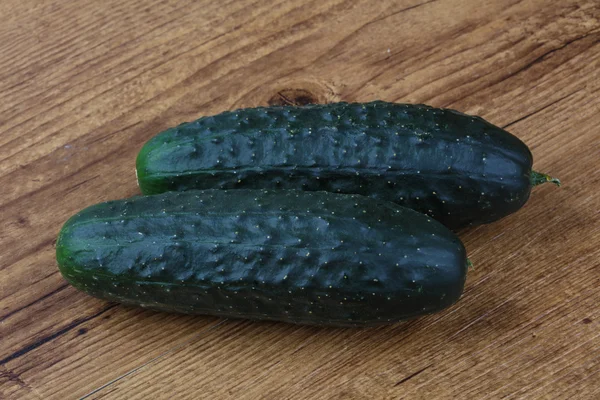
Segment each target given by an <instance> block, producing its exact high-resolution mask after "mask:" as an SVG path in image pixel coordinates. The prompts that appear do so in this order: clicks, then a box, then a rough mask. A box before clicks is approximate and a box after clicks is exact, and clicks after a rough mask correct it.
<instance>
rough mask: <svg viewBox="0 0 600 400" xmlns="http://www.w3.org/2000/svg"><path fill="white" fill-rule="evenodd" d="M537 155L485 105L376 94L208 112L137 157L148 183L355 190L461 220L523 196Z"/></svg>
mask: <svg viewBox="0 0 600 400" xmlns="http://www.w3.org/2000/svg"><path fill="white" fill-rule="evenodd" d="M532 161H533V160H532V155H531V152H530V151H529V149H528V147H527V146H526V145H525V144H524V143H523V142H521V141H520V140H519V139H518V138H516V137H515V136H513V135H511V134H510V133H508V132H507V131H505V130H503V129H500V128H498V127H496V126H494V125H492V124H490V123H488V122H486V121H485V120H483V119H481V118H479V117H474V116H468V115H465V114H462V113H460V112H457V111H454V110H449V109H438V108H432V107H429V106H426V105H411V104H395V103H386V102H381V101H375V102H371V103H364V104H361V103H353V104H348V103H334V104H325V105H310V106H304V107H269V108H250V109H241V110H237V111H231V112H224V113H222V114H219V115H216V116H209V117H204V118H200V119H199V120H197V121H194V122H190V123H185V124H182V125H180V126H177V127H175V128H172V129H168V130H166V131H164V132H162V133H160V134H158V135H157V136H155V137H154V138H152V139H150V140H149V141H148V142H147V143H146V144H145V145H144V147H143V148H142V149H141V151H140V153H139V154H138V158H137V163H136V164H137V165H136V169H137V174H138V183H139V186H140V188H141V190H142V192H143V193H144V194H155V193H162V192H165V191H173V190H176V191H180V190H189V189H217V188H219V189H239V188H245V189H260V188H264V189H303V190H308V191H319V190H322V191H329V192H334V193H356V194H361V195H365V196H370V197H374V198H376V199H380V200H387V201H393V202H395V203H397V204H400V205H403V206H406V207H409V208H412V209H414V210H417V211H420V212H422V213H425V214H427V215H429V216H432V217H434V218H435V219H437V220H439V221H440V222H442V223H443V224H444V225H446V226H447V227H449V228H451V229H458V228H462V227H465V226H469V225H478V224H483V223H489V222H492V221H496V220H498V219H500V218H502V217H504V216H506V215H508V214H511V213H513V212H515V211H517V210H518V209H519V208H521V207H522V206H523V205H524V204H525V202H526V201H527V199H528V198H529V194H530V191H531V182H530V174H531V166H532Z"/></svg>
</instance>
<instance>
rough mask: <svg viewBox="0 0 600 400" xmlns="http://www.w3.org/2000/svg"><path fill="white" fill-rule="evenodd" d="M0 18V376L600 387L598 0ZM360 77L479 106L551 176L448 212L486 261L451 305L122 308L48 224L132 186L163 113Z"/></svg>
mask: <svg viewBox="0 0 600 400" xmlns="http://www.w3.org/2000/svg"><path fill="white" fill-rule="evenodd" d="M0 21H1V22H2V23H1V24H0V54H2V55H3V57H2V58H0V187H2V191H1V192H0V214H1V215H2V217H3V222H4V229H2V230H1V231H0V245H1V247H2V249H3V251H2V253H1V254H0V337H1V338H2V340H1V341H0V398H9V399H12V398H34V399H37V398H59V397H65V396H67V397H70V396H83V395H86V394H90V397H91V398H105V397H109V398H147V397H149V396H154V397H156V396H159V395H161V396H160V397H165V398H167V397H170V396H171V395H172V394H173V393H175V394H177V395H178V397H180V398H198V397H200V396H208V395H210V396H211V397H212V398H260V397H263V398H281V397H293V398H421V397H423V398H452V397H458V398H485V396H487V398H501V397H503V396H505V397H506V398H536V399H537V398H552V399H555V398H567V397H572V398H594V397H595V396H596V395H598V396H600V393H598V388H600V359H599V357H600V354H599V352H598V349H599V348H600V339H599V337H598V334H597V327H598V319H599V318H600V315H598V314H599V311H598V305H597V304H598V303H599V300H600V289H599V288H600V277H599V274H598V271H599V269H600V262H599V261H598V260H600V254H599V253H598V250H597V243H598V240H599V237H600V232H599V231H600V228H599V224H598V222H599V217H598V210H599V209H600V200H598V198H597V196H595V191H594V188H595V187H597V185H598V181H599V180H600V176H599V175H600V174H599V171H598V161H597V159H598V154H599V150H600V141H599V140H598V138H599V137H598V130H597V127H598V126H599V125H600V113H599V112H598V111H600V101H599V100H598V98H599V96H598V92H599V89H600V68H599V67H600V6H599V5H598V3H597V1H595V0H570V1H564V2H560V3H556V4H552V6H548V2H546V1H544V0H520V1H519V0H510V1H504V0H493V1H481V0H401V1H381V2H367V1H362V0H321V1H306V2H284V1H275V0H273V1H246V0H243V1H228V2H226V3H225V4H220V3H218V2H209V1H190V0H186V1H175V0H166V1H159V0H135V1H133V2H119V1H116V0H108V1H105V2H100V3H99V2H86V1H81V0H77V1H71V2H59V1H54V0H52V1H39V0H31V1H26V2H17V1H15V0H6V1H5V2H2V4H0ZM372 99H383V100H389V101H406V102H425V103H429V104H431V105H434V106H447V107H453V108H457V109H460V110H461V111H464V112H468V113H474V114H479V115H481V116H483V117H485V118H486V119H489V120H490V121H491V122H494V123H496V124H498V125H500V126H506V127H507V128H508V129H509V130H511V131H512V132H514V133H515V134H517V135H518V136H519V137H520V138H522V139H523V140H524V141H525V142H526V143H527V144H528V145H529V146H530V147H531V148H532V151H533V154H534V158H535V167H536V168H537V169H539V170H542V171H545V172H549V173H552V174H553V175H556V176H558V177H560V178H561V179H562V180H563V182H564V185H563V187H562V188H561V189H556V188H554V187H547V186H542V187H539V188H536V189H535V190H534V193H533V195H532V197H531V199H530V201H529V202H528V204H527V205H526V207H525V208H524V209H523V210H521V211H520V212H519V213H517V214H515V215H512V216H510V217H508V218H506V219H504V220H502V221H499V222H497V223H495V224H492V225H489V226H483V227H478V228H474V229H470V230H466V231H464V232H461V236H462V238H463V239H464V241H465V243H466V245H467V248H468V250H469V253H470V257H471V258H472V259H473V261H474V262H475V264H476V269H475V270H474V271H471V273H470V274H469V278H468V282H467V288H466V292H465V296H464V297H463V299H462V300H461V302H460V303H459V304H457V305H456V306H455V307H453V308H452V309H450V310H447V311H446V312H444V313H440V314H437V315H434V316H430V317H427V318H422V319H419V320H416V321H412V322H410V323H406V324H399V325H395V326H391V327H387V328H379V329H374V330H364V331H361V330H327V329H326V330H319V329H315V328H305V327H295V326H288V325H283V324H266V323H249V322H244V321H223V320H219V319H216V318H209V317H191V316H181V315H166V314H159V313H152V312H149V311H143V310H137V309H132V308H126V307H122V306H118V305H113V304H108V303H104V302H101V301H98V300H95V299H92V298H89V297H87V296H85V295H84V294H81V293H78V292H77V291H75V290H74V289H73V288H71V287H70V286H68V285H66V283H65V281H64V280H62V278H61V277H60V275H59V274H58V271H57V269H56V268H55V261H54V240H55V237H56V233H57V232H58V230H59V229H60V225H61V224H62V223H63V222H64V221H65V220H66V219H67V218H68V217H69V216H70V215H72V214H73V213H75V212H76V211H77V210H79V209H81V208H83V207H85V206H87V205H90V204H92V203H95V202H99V201H103V200H107V199H112V198H120V197H126V196H131V195H134V194H137V193H138V190H137V187H136V184H135V177H134V175H133V167H134V161H133V160H134V158H135V155H136V153H137V151H138V149H139V148H140V147H141V145H142V144H143V142H144V141H145V140H147V139H148V138H150V137H151V136H153V135H154V134H155V133H157V132H159V131H160V130H162V129H165V128H167V127H169V126H172V125H175V124H177V123H180V122H182V121H186V120H190V119H194V118H197V117H198V116H200V115H203V114H210V113H216V112H220V111H222V110H226V109H232V108H236V107H244V106H254V105H259V104H269V103H271V104H273V103H290V102H291V103H295V102H300V103H301V102H304V101H310V100H312V101H321V102H323V101H337V100H346V101H367V100H372ZM82 377H85V380H82Z"/></svg>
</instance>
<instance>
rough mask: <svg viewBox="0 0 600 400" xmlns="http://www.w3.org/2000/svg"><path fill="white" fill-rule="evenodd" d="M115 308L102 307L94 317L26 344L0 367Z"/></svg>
mask: <svg viewBox="0 0 600 400" xmlns="http://www.w3.org/2000/svg"><path fill="white" fill-rule="evenodd" d="M116 306H117V304H111V305H109V306H108V307H104V308H103V309H102V310H100V311H99V312H97V313H96V314H94V315H91V316H89V317H85V318H78V319H75V320H74V321H73V322H71V323H70V324H68V325H67V326H65V327H64V328H62V329H60V330H58V331H56V332H54V333H51V334H49V335H46V336H44V337H42V338H40V339H38V340H36V341H35V342H33V343H31V344H28V345H27V346H25V347H23V348H21V349H19V350H17V351H15V352H13V353H12V354H10V355H8V356H7V357H4V358H3V359H2V360H0V365H5V364H6V363H8V362H10V361H12V360H15V359H17V358H19V357H21V356H23V355H25V354H27V353H29V352H30V351H32V350H35V349H37V348H38V347H40V346H41V345H43V344H46V343H48V342H51V341H53V340H55V339H56V338H58V337H60V336H62V335H64V334H65V333H67V332H69V331H71V330H72V329H74V328H76V327H77V326H79V325H81V324H83V323H85V322H88V321H90V320H92V319H94V318H96V317H98V316H100V315H102V314H104V313H105V312H107V311H108V310H110V309H112V308H115V307H116Z"/></svg>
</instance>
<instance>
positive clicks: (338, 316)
mask: <svg viewBox="0 0 600 400" xmlns="http://www.w3.org/2000/svg"><path fill="white" fill-rule="evenodd" d="M56 255H57V261H58V265H59V269H60V271H61V273H62V274H63V276H64V277H65V278H66V279H67V281H69V282H70V283H71V284H72V285H73V286H75V287H76V288H78V289H80V290H83V291H85V292H86V293H88V294H90V295H92V296H96V297H99V298H102V299H106V300H109V301H115V302H119V303H124V304H130V305H139V306H145V307H148V308H152V309H156V310H163V311H172V312H182V313H191V314H209V315H216V316H224V317H239V318H248V319H264V320H275V321H284V322H291V323H298V324H312V325H323V326H371V325H378V324H385V323H391V322H396V321H401V320H405V319H408V318H413V317H416V316H419V315H423V314H428V313H433V312H436V311H439V310H442V309H444V308H446V307H448V306H450V305H451V304H453V303H455V302H456V301H457V300H458V299H459V298H460V296H461V294H462V291H463V286H464V281H465V276H466V270H467V266H466V254H465V248H464V247H463V245H462V243H461V242H460V240H459V239H458V237H457V236H456V235H455V234H454V233H452V232H451V231H450V230H448V229H447V228H446V227H444V226H443V225H442V224H440V223H439V222H437V221H435V220H433V219H432V218H429V217H427V216H426V215H423V214H420V213H417V212H415V211H413V210H410V209H407V208H404V207H401V206H398V205H396V204H393V203H389V202H381V201H376V200H373V199H370V198H367V197H364V196H360V195H340V194H334V193H327V192H308V191H291V190H206V191H187V192H169V193H164V194H159V195H152V196H139V197H134V198H130V199H126V200H118V201H110V202H107V203H101V204H98V205H94V206H91V207H89V208H86V209H84V210H83V211H81V212H80V213H78V214H77V215H75V216H73V217H71V218H70V219H69V220H68V221H67V222H66V223H65V225H64V226H63V228H62V230H61V232H60V234H59V237H58V241H57V246H56Z"/></svg>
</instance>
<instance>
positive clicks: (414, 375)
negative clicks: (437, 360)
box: [394, 364, 433, 387]
mask: <svg viewBox="0 0 600 400" xmlns="http://www.w3.org/2000/svg"><path fill="white" fill-rule="evenodd" d="M431 366H433V364H429V365H428V366H426V367H425V368H422V369H420V370H418V371H416V372H414V373H412V374H410V375H408V376H407V377H405V378H402V379H400V380H399V381H398V382H396V384H395V385H394V387H396V386H400V385H402V384H403V383H405V382H407V381H409V380H411V379H412V378H414V377H416V376H418V375H420V374H421V373H423V372H425V371H426V370H427V369H429V368H430V367H431Z"/></svg>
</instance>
